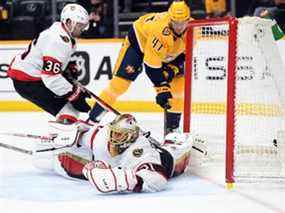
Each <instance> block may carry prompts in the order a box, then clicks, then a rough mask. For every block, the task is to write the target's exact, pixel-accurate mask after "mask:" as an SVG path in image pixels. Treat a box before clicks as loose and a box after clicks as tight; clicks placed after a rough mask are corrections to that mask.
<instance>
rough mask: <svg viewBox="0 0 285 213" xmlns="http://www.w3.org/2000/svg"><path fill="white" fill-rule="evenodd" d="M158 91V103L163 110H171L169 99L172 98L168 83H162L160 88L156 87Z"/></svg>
mask: <svg viewBox="0 0 285 213" xmlns="http://www.w3.org/2000/svg"><path fill="white" fill-rule="evenodd" d="M155 90H156V93H157V95H156V103H157V104H158V105H160V106H161V107H162V108H163V109H170V108H171V106H170V104H169V99H170V98H172V95H171V92H170V86H169V84H168V83H165V82H164V83H162V84H161V85H160V86H157V87H155Z"/></svg>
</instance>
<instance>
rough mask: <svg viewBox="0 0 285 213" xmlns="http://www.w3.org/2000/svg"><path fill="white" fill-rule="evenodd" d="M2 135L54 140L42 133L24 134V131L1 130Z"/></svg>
mask: <svg viewBox="0 0 285 213" xmlns="http://www.w3.org/2000/svg"><path fill="white" fill-rule="evenodd" d="M0 135H6V136H14V137H22V138H32V139H41V140H49V141H51V140H53V138H51V137H46V136H41V135H32V134H24V133H8V132H1V133H0Z"/></svg>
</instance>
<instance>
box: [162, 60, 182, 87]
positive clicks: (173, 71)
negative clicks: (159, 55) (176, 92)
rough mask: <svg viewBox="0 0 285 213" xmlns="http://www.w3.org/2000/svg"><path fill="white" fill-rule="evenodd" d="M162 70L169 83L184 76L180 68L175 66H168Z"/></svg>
mask: <svg viewBox="0 0 285 213" xmlns="http://www.w3.org/2000/svg"><path fill="white" fill-rule="evenodd" d="M162 69H163V71H162V73H163V76H164V78H165V80H166V81H167V82H168V83H169V82H171V81H172V79H173V78H174V77H175V76H178V75H182V74H183V73H182V71H181V70H180V69H179V67H178V66H175V65H173V64H166V65H164V66H163V68H162Z"/></svg>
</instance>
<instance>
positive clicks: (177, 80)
mask: <svg viewBox="0 0 285 213" xmlns="http://www.w3.org/2000/svg"><path fill="white" fill-rule="evenodd" d="M189 20H190V9H189V7H188V5H187V4H186V3H185V2H184V1H174V2H173V3H172V4H171V5H170V7H169V9H168V11H167V12H162V13H149V14H146V15H144V16H141V17H140V18H139V19H138V20H136V21H135V22H134V23H133V25H132V27H131V29H130V31H129V33H128V35H127V37H126V39H125V41H124V43H123V45H122V48H121V50H120V53H119V57H118V59H117V62H116V65H115V68H114V72H113V79H112V80H111V81H110V83H109V85H108V87H107V88H106V89H105V90H103V92H102V93H101V94H100V97H101V98H102V99H103V100H104V101H106V102H107V103H108V104H110V105H112V104H114V102H115V101H116V99H117V98H118V97H119V96H120V95H122V94H123V93H125V92H126V91H127V89H128V88H129V86H130V84H131V82H133V81H135V80H136V78H137V76H138V75H139V74H140V73H141V72H142V65H144V67H145V72H146V74H147V76H148V77H149V79H150V80H151V82H152V83H153V86H154V88H155V90H156V92H157V95H156V103H157V104H159V105H160V106H161V107H162V108H165V109H168V113H167V116H166V120H167V122H166V123H167V128H168V129H169V130H171V129H175V128H177V127H178V126H179V121H180V117H181V111H182V105H183V88H184V77H183V73H184V61H185V54H184V52H185V31H186V28H187V25H188V22H189ZM103 114H104V109H103V108H102V107H101V106H100V105H99V104H97V103H95V105H94V107H93V109H92V110H91V112H90V119H91V120H93V121H94V122H96V121H99V120H100V117H101V116H102V115H103Z"/></svg>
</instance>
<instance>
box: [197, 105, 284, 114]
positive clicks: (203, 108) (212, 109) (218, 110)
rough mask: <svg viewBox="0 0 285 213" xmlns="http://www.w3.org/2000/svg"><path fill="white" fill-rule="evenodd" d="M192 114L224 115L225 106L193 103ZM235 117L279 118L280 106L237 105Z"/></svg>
mask: <svg viewBox="0 0 285 213" xmlns="http://www.w3.org/2000/svg"><path fill="white" fill-rule="evenodd" d="M192 112H193V113H197V114H225V113H226V105H225V104H224V103H194V104H193V105H192ZM237 115H259V116H270V117H272V116H281V115H282V111H281V108H280V106H278V105H273V104H257V103H255V104H253V103H241V104H237Z"/></svg>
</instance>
